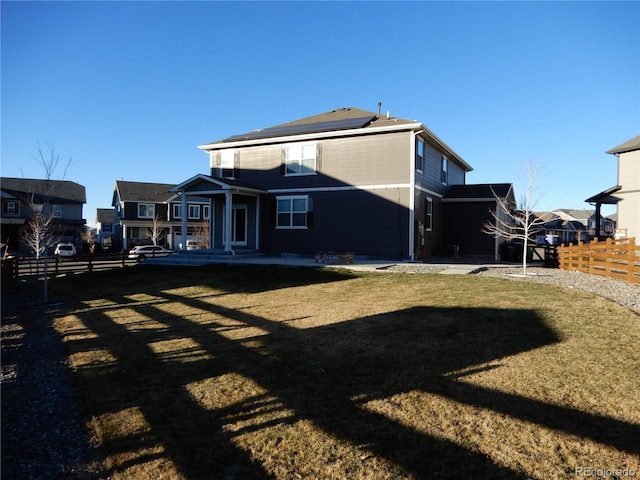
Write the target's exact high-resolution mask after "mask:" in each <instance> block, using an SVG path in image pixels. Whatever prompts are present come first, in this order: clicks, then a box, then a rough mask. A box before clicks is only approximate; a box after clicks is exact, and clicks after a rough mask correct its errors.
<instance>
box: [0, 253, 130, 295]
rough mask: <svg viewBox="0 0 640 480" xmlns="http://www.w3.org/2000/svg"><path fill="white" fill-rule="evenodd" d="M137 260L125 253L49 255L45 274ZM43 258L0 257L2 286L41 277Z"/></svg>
mask: <svg viewBox="0 0 640 480" xmlns="http://www.w3.org/2000/svg"><path fill="white" fill-rule="evenodd" d="M137 263H138V262H137V261H136V260H132V259H129V258H127V256H126V255H125V253H124V252H123V253H122V254H115V255H102V254H94V255H88V254H80V255H77V256H76V257H75V258H64V259H63V258H55V257H49V259H48V260H47V266H46V269H47V275H48V276H49V277H55V276H57V275H64V274H72V273H82V272H90V271H94V272H96V271H102V270H112V269H114V268H123V267H128V266H133V265H136V264H137ZM44 272H45V259H44V258H40V259H36V258H34V257H10V258H6V259H4V258H3V259H2V286H3V287H4V286H6V285H7V284H9V283H10V282H11V281H12V280H14V279H16V278H19V277H31V278H43V277H44Z"/></svg>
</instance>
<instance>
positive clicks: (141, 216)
mask: <svg viewBox="0 0 640 480" xmlns="http://www.w3.org/2000/svg"><path fill="white" fill-rule="evenodd" d="M143 205H146V206H147V207H149V206H150V207H151V212H152V213H151V215H140V207H142V206H143ZM155 215H156V204H155V203H142V202H141V203H138V218H153V217H155Z"/></svg>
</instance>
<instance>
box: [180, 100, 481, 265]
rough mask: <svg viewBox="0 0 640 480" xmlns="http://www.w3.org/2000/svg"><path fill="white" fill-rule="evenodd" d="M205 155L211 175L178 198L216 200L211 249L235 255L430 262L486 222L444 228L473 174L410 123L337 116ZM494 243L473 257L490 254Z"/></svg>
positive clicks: (221, 145) (350, 113)
mask: <svg viewBox="0 0 640 480" xmlns="http://www.w3.org/2000/svg"><path fill="white" fill-rule="evenodd" d="M199 148H200V149H201V150H203V151H204V152H205V153H207V154H208V156H209V164H210V174H209V175H204V174H199V175H195V176H193V177H191V178H189V179H188V180H185V181H184V182H182V183H180V184H179V185H176V186H175V187H174V188H173V189H172V191H173V192H175V193H176V194H177V195H178V196H177V197H176V200H177V201H182V200H181V199H182V196H183V195H197V196H199V197H202V198H206V199H208V200H209V201H210V202H211V203H210V205H211V229H210V232H209V233H210V245H211V247H212V248H214V249H219V250H224V251H226V252H229V253H232V252H241V251H260V252H265V253H277V254H286V253H295V254H310V253H315V252H328V251H332V252H353V253H355V254H359V255H372V256H377V257H387V258H408V259H416V258H424V257H427V256H429V255H433V254H434V253H435V252H437V251H439V249H441V247H442V246H443V245H445V244H457V245H463V244H464V245H465V247H466V245H467V243H465V241H466V239H467V238H468V235H474V236H476V237H477V238H480V235H478V225H479V224H482V223H483V222H484V220H485V219H487V218H489V212H488V209H487V210H486V211H485V210H484V209H479V210H474V211H472V212H471V211H469V212H468V213H467V214H465V215H466V216H465V218H466V219H467V220H468V221H462V222H450V223H449V225H450V229H451V230H450V231H447V230H446V228H447V221H446V220H445V215H446V214H447V213H446V209H445V205H446V203H443V199H445V198H446V195H447V192H449V190H450V189H451V187H452V186H453V185H464V184H465V177H466V174H467V173H468V172H469V171H471V170H472V168H471V166H470V165H469V164H468V163H467V162H466V161H465V160H464V159H462V157H460V156H459V155H458V154H457V153H456V152H455V151H454V150H453V149H451V148H450V147H449V146H448V145H447V144H446V143H444V142H443V141H442V140H441V139H440V138H438V137H437V136H436V135H435V134H434V133H433V132H431V131H430V130H429V129H428V128H427V127H425V126H424V125H423V124H422V123H420V122H417V121H414V120H406V119H402V118H397V117H392V116H390V115H388V114H387V115H386V116H385V115H381V114H380V113H378V114H376V113H374V112H370V111H365V110H359V109H356V108H341V109H337V110H333V111H330V112H326V113H323V114H319V115H315V116H311V117H306V118H303V119H300V120H296V121H293V122H289V123H284V124H281V125H277V126H275V127H270V128H266V129H262V130H254V131H251V132H248V133H245V134H240V135H234V136H232V137H229V138H225V139H222V140H218V141H215V142H212V143H208V144H205V145H202V146H200V147H199ZM468 203H471V202H468ZM489 203H490V201H489ZM182 204H184V201H182ZM184 208H185V207H183V209H184ZM476 216H479V217H481V219H479V218H476ZM185 224H186V219H184V220H183V228H185ZM485 240H486V239H485ZM493 243H494V242H493V239H491V238H490V239H489V240H488V241H487V245H486V247H483V248H482V251H481V252H480V251H478V252H474V253H483V254H487V255H493V253H494V246H493ZM460 253H467V252H465V251H464V250H463V249H462V248H461V250H460Z"/></svg>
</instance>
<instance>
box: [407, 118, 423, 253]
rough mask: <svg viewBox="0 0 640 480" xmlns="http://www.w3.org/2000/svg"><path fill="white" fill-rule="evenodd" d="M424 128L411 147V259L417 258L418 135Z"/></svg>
mask: <svg viewBox="0 0 640 480" xmlns="http://www.w3.org/2000/svg"><path fill="white" fill-rule="evenodd" d="M423 131H424V130H422V129H421V130H418V131H416V132H413V135H411V145H410V147H409V152H410V154H409V184H410V185H411V186H410V187H409V261H411V262H413V261H414V260H415V235H416V232H415V221H416V166H415V163H416V137H417V136H418V135H420V134H421V133H422V132H423Z"/></svg>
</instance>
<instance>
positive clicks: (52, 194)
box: [0, 177, 87, 253]
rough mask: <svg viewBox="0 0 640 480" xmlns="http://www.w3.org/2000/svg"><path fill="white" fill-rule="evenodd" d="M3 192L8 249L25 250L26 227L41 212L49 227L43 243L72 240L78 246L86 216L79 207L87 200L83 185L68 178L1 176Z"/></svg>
mask: <svg viewBox="0 0 640 480" xmlns="http://www.w3.org/2000/svg"><path fill="white" fill-rule="evenodd" d="M0 190H1V196H2V213H1V215H2V216H1V225H2V232H1V234H0V235H2V242H3V243H6V244H8V247H9V250H12V251H23V252H25V253H28V252H27V250H28V248H27V246H26V245H24V236H25V229H28V228H29V223H30V222H31V221H32V219H33V218H34V212H40V213H41V214H42V215H44V216H45V217H46V218H48V219H49V218H50V219H51V222H50V225H51V228H50V230H49V232H48V235H49V238H48V239H47V241H46V243H47V244H48V245H49V246H52V245H53V244H55V243H58V242H71V243H74V244H75V245H76V247H78V248H80V247H81V245H82V233H83V230H84V225H85V223H86V222H85V219H84V218H82V207H83V205H84V204H85V203H86V201H87V200H86V192H85V187H84V186H83V185H80V184H78V183H75V182H70V181H67V180H41V179H33V178H8V177H2V178H0Z"/></svg>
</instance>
